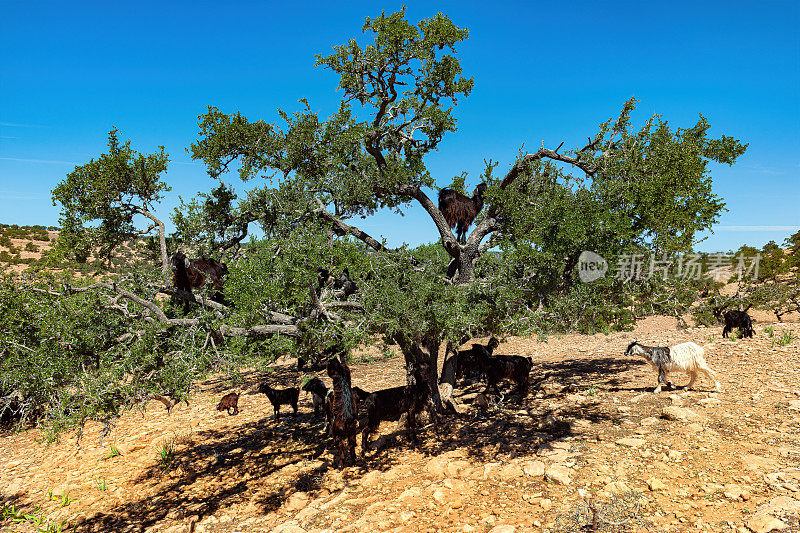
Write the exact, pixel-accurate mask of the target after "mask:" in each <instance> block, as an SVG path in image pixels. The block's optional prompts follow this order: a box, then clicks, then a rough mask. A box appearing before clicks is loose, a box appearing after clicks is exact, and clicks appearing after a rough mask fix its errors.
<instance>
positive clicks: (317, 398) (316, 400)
mask: <svg viewBox="0 0 800 533" xmlns="http://www.w3.org/2000/svg"><path fill="white" fill-rule="evenodd" d="M301 388H302V389H303V390H304V391H306V392H308V393H311V403H312V404H313V405H314V416H318V415H319V414H320V413H323V414H324V412H325V397H326V396H327V395H328V387H326V386H325V384H324V383H323V382H322V380H321V379H319V378H311V379H309V380H308V381H307V382H306V383H305V385H303V386H302V387H301Z"/></svg>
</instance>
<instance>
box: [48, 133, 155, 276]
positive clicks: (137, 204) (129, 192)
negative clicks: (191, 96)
mask: <svg viewBox="0 0 800 533" xmlns="http://www.w3.org/2000/svg"><path fill="white" fill-rule="evenodd" d="M118 133H119V130H117V129H116V128H114V129H112V130H111V131H110V132H109V133H108V152H107V153H104V154H102V155H100V157H99V158H98V159H96V160H95V159H92V160H91V161H89V162H88V163H86V164H84V165H79V166H77V167H75V170H73V171H72V172H70V173H69V174H67V177H66V178H65V179H64V180H63V181H62V182H60V183H59V184H58V185H57V186H56V188H55V189H53V192H52V198H53V205H56V204H57V203H58V204H60V205H61V231H62V233H61V236H60V239H61V241H62V245H63V246H66V247H67V248H68V249H70V250H73V251H79V253H80V254H81V255H83V256H86V255H88V253H89V252H90V251H91V250H92V249H95V248H96V249H98V250H99V252H98V253H99V256H100V257H102V258H104V259H106V260H107V261H108V263H109V265H110V263H111V258H112V257H113V253H114V249H115V248H117V247H118V246H119V245H120V244H122V243H124V242H125V241H127V240H129V239H131V238H133V237H135V236H139V235H145V234H149V233H151V232H153V231H154V230H155V231H156V232H157V235H158V239H159V244H160V248H161V268H162V271H163V272H164V274H166V273H167V272H168V271H169V263H168V259H167V246H166V241H165V235H164V223H163V222H162V221H161V220H159V219H158V217H156V215H155V213H154V209H153V208H154V206H155V205H156V204H157V203H158V202H159V201H160V200H161V198H162V197H163V193H164V192H166V191H168V190H169V189H170V188H169V187H168V186H167V185H166V184H165V183H164V182H162V181H161V174H162V173H165V172H166V171H167V163H168V162H169V158H168V156H167V154H165V153H164V147H163V146H161V147H159V151H158V152H155V153H153V154H148V155H144V154H140V153H138V152H136V151H135V150H133V149H132V148H131V145H130V144H131V143H130V141H125V142H124V143H123V142H120V140H119V136H118ZM136 215H142V216H144V217H146V218H147V219H149V220H150V222H151V224H150V225H149V226H148V227H147V228H144V229H138V228H137V225H136V223H135V220H134V219H135V217H136Z"/></svg>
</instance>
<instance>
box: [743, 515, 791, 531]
mask: <svg viewBox="0 0 800 533" xmlns="http://www.w3.org/2000/svg"><path fill="white" fill-rule="evenodd" d="M747 527H749V528H750V529H751V530H752V531H753V533H770V531H775V530H778V531H781V530H782V529H785V528H786V524H784V523H783V522H782V521H781V520H778V519H777V518H775V517H774V516H770V515H768V514H762V515H755V516H753V517H752V518H751V519H750V520H748V521H747Z"/></svg>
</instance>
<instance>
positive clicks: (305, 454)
mask: <svg viewBox="0 0 800 533" xmlns="http://www.w3.org/2000/svg"><path fill="white" fill-rule="evenodd" d="M636 364H638V362H636V361H628V360H624V359H615V358H606V359H588V360H587V359H576V360H568V361H560V362H541V363H536V364H534V367H533V369H532V372H531V383H532V388H531V391H530V394H529V395H528V396H527V397H526V398H524V399H521V398H518V397H515V396H514V394H508V395H506V396H502V397H498V398H497V399H495V400H494V403H493V404H492V405H491V406H490V407H489V408H488V409H486V410H483V411H481V410H477V409H470V410H468V414H463V415H460V416H447V417H443V418H441V419H440V420H439V423H438V424H436V425H433V424H428V425H427V426H423V427H422V428H421V429H420V431H419V436H420V442H419V444H418V445H414V444H412V443H411V442H409V440H408V438H407V437H406V436H405V433H404V432H403V431H402V430H399V431H398V430H395V429H394V426H391V425H390V424H388V423H385V424H384V425H383V427H382V428H381V429H382V430H383V431H381V432H380V435H381V436H379V437H378V440H379V445H378V450H377V451H373V450H371V451H370V452H368V453H367V455H366V456H365V457H360V458H359V460H358V462H357V466H356V467H355V468H350V469H346V470H344V471H342V473H338V472H337V471H335V470H334V469H333V467H332V464H331V460H332V454H331V452H330V449H331V448H332V442H331V439H330V438H329V437H328V436H327V435H324V434H323V432H322V425H323V424H322V421H321V419H319V418H314V417H313V415H312V414H311V413H309V412H301V413H299V414H298V415H297V416H293V415H284V416H282V417H281V418H279V419H275V418H273V417H269V418H263V419H261V420H259V421H258V422H248V423H245V424H243V425H242V426H240V427H238V428H236V429H235V431H227V432H226V431H220V430H205V431H200V432H197V433H194V434H192V435H191V436H189V437H184V438H183V439H182V440H179V441H177V442H176V443H175V444H176V446H175V453H174V456H172V457H171V458H170V459H169V460H168V461H161V462H160V464H156V465H153V466H151V467H149V468H147V469H145V470H144V471H143V472H142V473H141V474H140V475H139V477H138V478H137V479H136V481H135V482H136V484H137V486H139V487H141V489H140V494H141V496H140V497H139V498H138V499H137V500H136V501H131V502H127V503H123V504H122V505H120V506H118V507H116V508H114V509H112V510H110V511H104V512H99V513H96V514H95V515H94V516H91V517H89V518H86V519H84V520H83V521H81V522H79V523H77V524H74V531H76V532H92V531H118V532H121V533H126V532H133V531H142V530H144V529H146V528H148V527H152V526H154V525H156V524H158V523H161V522H167V523H175V521H180V520H184V521H186V520H191V519H195V520H199V519H202V518H203V517H204V516H208V515H211V514H214V513H216V512H217V511H218V510H220V509H224V508H229V507H231V506H237V505H243V506H245V508H246V514H248V515H264V514H267V513H270V512H273V511H276V510H278V509H279V508H280V507H281V506H282V505H283V503H284V502H285V501H286V499H287V498H288V497H289V496H290V495H291V494H293V493H295V492H298V491H301V492H305V493H308V494H309V495H310V496H311V497H317V495H318V494H320V493H321V492H322V491H325V493H333V492H336V491H338V490H341V489H343V488H344V484H345V482H346V481H347V480H355V479H358V478H360V477H361V476H363V475H364V474H365V473H366V472H367V471H369V470H375V469H378V470H386V469H388V468H390V467H391V466H393V465H394V464H396V463H397V462H398V461H399V460H400V459H401V458H402V452H403V450H405V449H409V448H410V449H416V450H418V451H421V452H423V453H426V454H428V455H438V454H440V453H442V452H446V451H450V450H456V449H460V450H466V454H467V455H468V456H469V457H472V458H474V459H475V460H479V461H484V462H487V461H495V460H498V456H499V457H500V458H502V457H503V456H505V457H510V456H526V455H532V454H534V453H535V452H536V451H537V449H538V447H539V446H541V445H542V444H544V443H546V442H550V441H552V440H555V439H560V438H563V437H568V436H572V435H575V434H577V433H579V432H580V433H585V432H586V426H589V427H590V428H591V426H592V424H608V425H612V426H613V425H619V424H620V423H621V421H622V417H621V414H620V413H619V412H618V411H617V410H616V409H615V407H614V406H613V405H608V402H603V401H601V400H599V399H596V398H592V397H591V396H588V395H587V394H586V389H588V388H589V387H590V386H594V387H599V388H601V389H604V390H608V389H609V388H611V387H614V386H619V384H621V383H623V382H624V380H623V379H622V378H621V377H620V374H622V373H623V372H625V371H626V370H628V369H630V368H631V367H632V366H633V365H636ZM248 379H249V383H252V385H253V386H255V385H256V384H257V383H259V382H260V381H261V380H262V379H267V380H269V383H270V384H275V385H278V384H280V385H281V386H288V385H289V384H290V383H291V380H295V381H296V379H297V371H296V369H295V368H294V367H278V368H276V369H275V371H271V372H264V373H253V375H252V376H251V377H249V378H248ZM483 388H484V385H483V384H477V385H473V386H472V387H471V388H470V387H468V388H467V389H465V390H459V391H458V392H459V393H460V395H461V396H463V395H464V394H465V393H469V392H473V391H482V390H483ZM212 390H214V389H213V388H212ZM456 397H457V398H458V395H457V396H456ZM570 397H571V398H572V399H571V400H570V399H569V398H570ZM576 399H577V400H576ZM576 421H584V423H583V426H581V427H580V428H579V429H576V428H577V427H578V426H577V425H576ZM590 431H591V429H590ZM359 444H360V438H359ZM358 451H360V449H359V450H358Z"/></svg>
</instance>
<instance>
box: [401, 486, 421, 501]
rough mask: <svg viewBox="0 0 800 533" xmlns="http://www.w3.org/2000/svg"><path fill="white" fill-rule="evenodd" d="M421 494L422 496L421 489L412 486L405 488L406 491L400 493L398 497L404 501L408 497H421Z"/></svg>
mask: <svg viewBox="0 0 800 533" xmlns="http://www.w3.org/2000/svg"><path fill="white" fill-rule="evenodd" d="M420 496H422V493H421V492H420V490H419V489H417V488H410V489H406V490H404V491H403V492H402V493H401V494H400V496H398V497H397V499H398V500H400V501H403V500H408V499H410V498H418V497H420Z"/></svg>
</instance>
